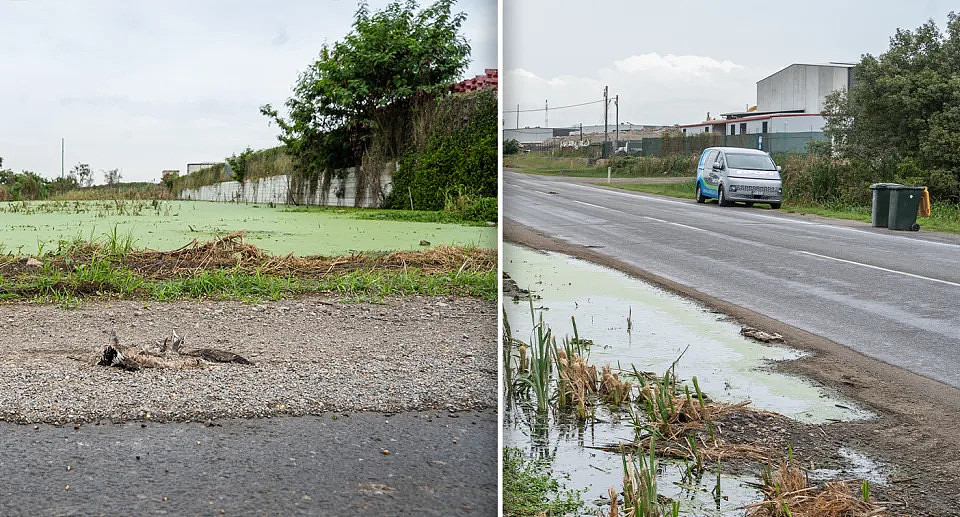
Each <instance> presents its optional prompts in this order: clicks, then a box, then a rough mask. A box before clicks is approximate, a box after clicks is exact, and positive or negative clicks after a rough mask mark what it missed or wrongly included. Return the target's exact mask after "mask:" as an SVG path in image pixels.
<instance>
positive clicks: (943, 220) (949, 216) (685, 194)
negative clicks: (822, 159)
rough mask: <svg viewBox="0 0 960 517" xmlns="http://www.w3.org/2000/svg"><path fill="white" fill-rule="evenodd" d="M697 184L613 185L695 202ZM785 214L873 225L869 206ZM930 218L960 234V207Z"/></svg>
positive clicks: (932, 227) (923, 220)
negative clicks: (817, 216)
mask: <svg viewBox="0 0 960 517" xmlns="http://www.w3.org/2000/svg"><path fill="white" fill-rule="evenodd" d="M696 185H697V184H696V181H684V182H681V183H656V184H648V183H621V184H614V185H611V186H612V187H614V188H619V189H623V190H632V191H634V192H646V193H648V194H660V195H662V196H670V197H676V198H683V199H694V197H695V191H696ZM755 208H758V209H761V210H763V209H769V207H768V206H767V205H765V204H757V205H755ZM780 210H782V211H784V212H790V213H796V214H813V215H819V216H822V217H832V218H834V219H848V220H853V221H861V222H865V223H869V222H870V217H871V209H870V207H869V206H856V205H844V204H839V203H824V204H811V203H791V202H790V201H786V202H784V204H783V207H782V208H781V209H780ZM930 215H931V216H930V217H920V218H917V223H918V224H919V225H920V228H921V229H923V230H926V231H931V232H945V233H960V204H951V203H944V202H938V203H934V205H933V208H932V210H931V211H930Z"/></svg>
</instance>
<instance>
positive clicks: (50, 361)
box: [0, 296, 497, 424]
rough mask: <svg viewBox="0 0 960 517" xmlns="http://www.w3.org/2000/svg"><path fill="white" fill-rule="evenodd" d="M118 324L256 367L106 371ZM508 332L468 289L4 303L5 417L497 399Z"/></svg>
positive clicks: (409, 405) (487, 402)
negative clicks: (445, 293) (349, 297)
mask: <svg viewBox="0 0 960 517" xmlns="http://www.w3.org/2000/svg"><path fill="white" fill-rule="evenodd" d="M111 329H116V332H117V334H118V336H119V338H120V341H121V342H122V343H125V344H128V345H130V346H141V345H146V344H150V343H154V342H155V341H157V340H162V339H163V337H165V336H168V335H170V333H171V331H173V330H176V332H177V333H178V334H180V335H181V336H184V337H185V338H186V342H185V346H191V347H213V348H226V349H229V350H231V351H233V352H236V353H238V354H241V355H243V356H244V357H248V358H250V360H252V361H253V362H254V365H252V366H241V365H236V364H216V365H211V366H209V367H206V368H199V369H190V370H167V369H146V370H141V371H136V372H127V371H121V370H118V369H115V368H108V367H102V366H94V365H93V364H92V361H91V360H90V359H91V358H92V356H93V355H95V354H96V352H97V351H99V350H100V349H101V348H102V347H103V345H105V344H107V343H109V339H110V338H109V332H110V330H111ZM496 329H497V314H496V305H495V303H494V302H491V301H485V300H480V299H476V298H465V297H454V298H451V297H442V298H441V297H414V296H407V297H398V298H392V299H386V300H384V302H383V303H382V304H368V303H339V302H336V301H332V300H329V299H325V298H321V297H304V298H298V299H288V300H281V301H277V302H272V303H263V304H256V305H251V304H243V303H239V302H212V301H204V302H197V301H178V302H171V303H153V302H151V303H144V302H142V301H120V302H94V303H86V304H84V306H83V307H82V308H80V309H76V310H65V309H61V308H59V307H54V306H47V305H29V304H10V305H0V419H4V420H8V421H13V422H20V423H38V422H49V423H59V424H63V423H79V422H91V421H100V420H106V421H125V420H140V421H197V422H205V421H208V420H217V419H222V418H235V417H246V418H253V417H266V416H276V415H306V414H321V413H324V412H328V411H367V410H375V411H390V412H397V411H408V410H425V409H444V410H452V411H459V410H466V409H482V408H489V407H496V404H497V389H496V386H497V355H496V353H497V352H496V350H497V331H496Z"/></svg>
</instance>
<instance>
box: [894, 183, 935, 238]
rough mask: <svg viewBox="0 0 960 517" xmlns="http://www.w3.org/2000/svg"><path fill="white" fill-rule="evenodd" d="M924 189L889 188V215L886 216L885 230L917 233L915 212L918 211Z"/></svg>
mask: <svg viewBox="0 0 960 517" xmlns="http://www.w3.org/2000/svg"><path fill="white" fill-rule="evenodd" d="M925 189H926V187H910V186H907V185H896V186H893V187H890V188H889V190H890V213H889V215H888V216H887V228H890V229H891V230H911V231H917V230H919V229H920V225H919V224H917V212H918V211H919V209H920V198H921V197H923V191H924V190H925Z"/></svg>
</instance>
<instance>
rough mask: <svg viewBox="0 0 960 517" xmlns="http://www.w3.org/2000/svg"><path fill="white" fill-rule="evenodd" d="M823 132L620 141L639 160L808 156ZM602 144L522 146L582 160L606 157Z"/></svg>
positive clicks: (609, 145) (609, 148)
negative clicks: (730, 150) (755, 152)
mask: <svg viewBox="0 0 960 517" xmlns="http://www.w3.org/2000/svg"><path fill="white" fill-rule="evenodd" d="M827 140H829V139H828V138H827V137H826V135H824V134H823V132H821V131H812V132H797V133H748V134H745V135H743V134H741V135H726V134H720V133H700V134H698V135H691V136H684V135H676V136H662V137H659V138H644V139H642V140H621V141H620V142H619V144H620V145H619V146H617V147H619V148H620V149H623V148H626V149H625V151H626V153H627V154H631V155H640V156H667V155H671V154H699V153H701V152H702V151H703V150H704V149H706V148H708V147H742V148H747V149H761V150H763V151H766V152H768V153H770V154H777V153H805V152H807V143H808V142H811V141H827ZM603 147H604V145H603V141H602V137H601V140H597V141H594V140H584V141H582V142H580V141H568V140H564V141H548V142H542V143H532V144H523V149H524V150H529V151H533V152H542V153H549V154H553V155H555V156H580V157H586V158H599V157H601V156H603V154H604V153H603ZM606 147H607V152H606V153H605V154H606V155H607V156H611V155H612V154H613V150H614V149H615V147H614V142H613V141H612V140H611V141H609V142H607V144H606Z"/></svg>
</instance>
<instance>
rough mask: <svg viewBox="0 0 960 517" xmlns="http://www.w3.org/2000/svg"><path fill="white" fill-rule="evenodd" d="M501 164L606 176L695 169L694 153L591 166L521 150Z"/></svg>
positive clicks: (548, 172)
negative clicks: (608, 174)
mask: <svg viewBox="0 0 960 517" xmlns="http://www.w3.org/2000/svg"><path fill="white" fill-rule="evenodd" d="M503 166H504V167H510V168H514V169H517V170H519V171H521V172H527V173H531V174H542V175H547V176H573V177H579V178H606V177H607V167H608V166H609V167H610V168H611V172H610V177H611V178H661V177H682V176H693V175H695V174H696V172H697V157H696V156H694V155H679V154H674V155H668V156H663V157H660V156H618V157H615V158H612V159H611V160H609V161H608V162H607V163H606V164H605V165H590V163H589V162H588V161H587V159H586V158H575V157H561V156H547V155H543V154H534V153H522V154H515V155H508V156H504V157H503Z"/></svg>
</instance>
